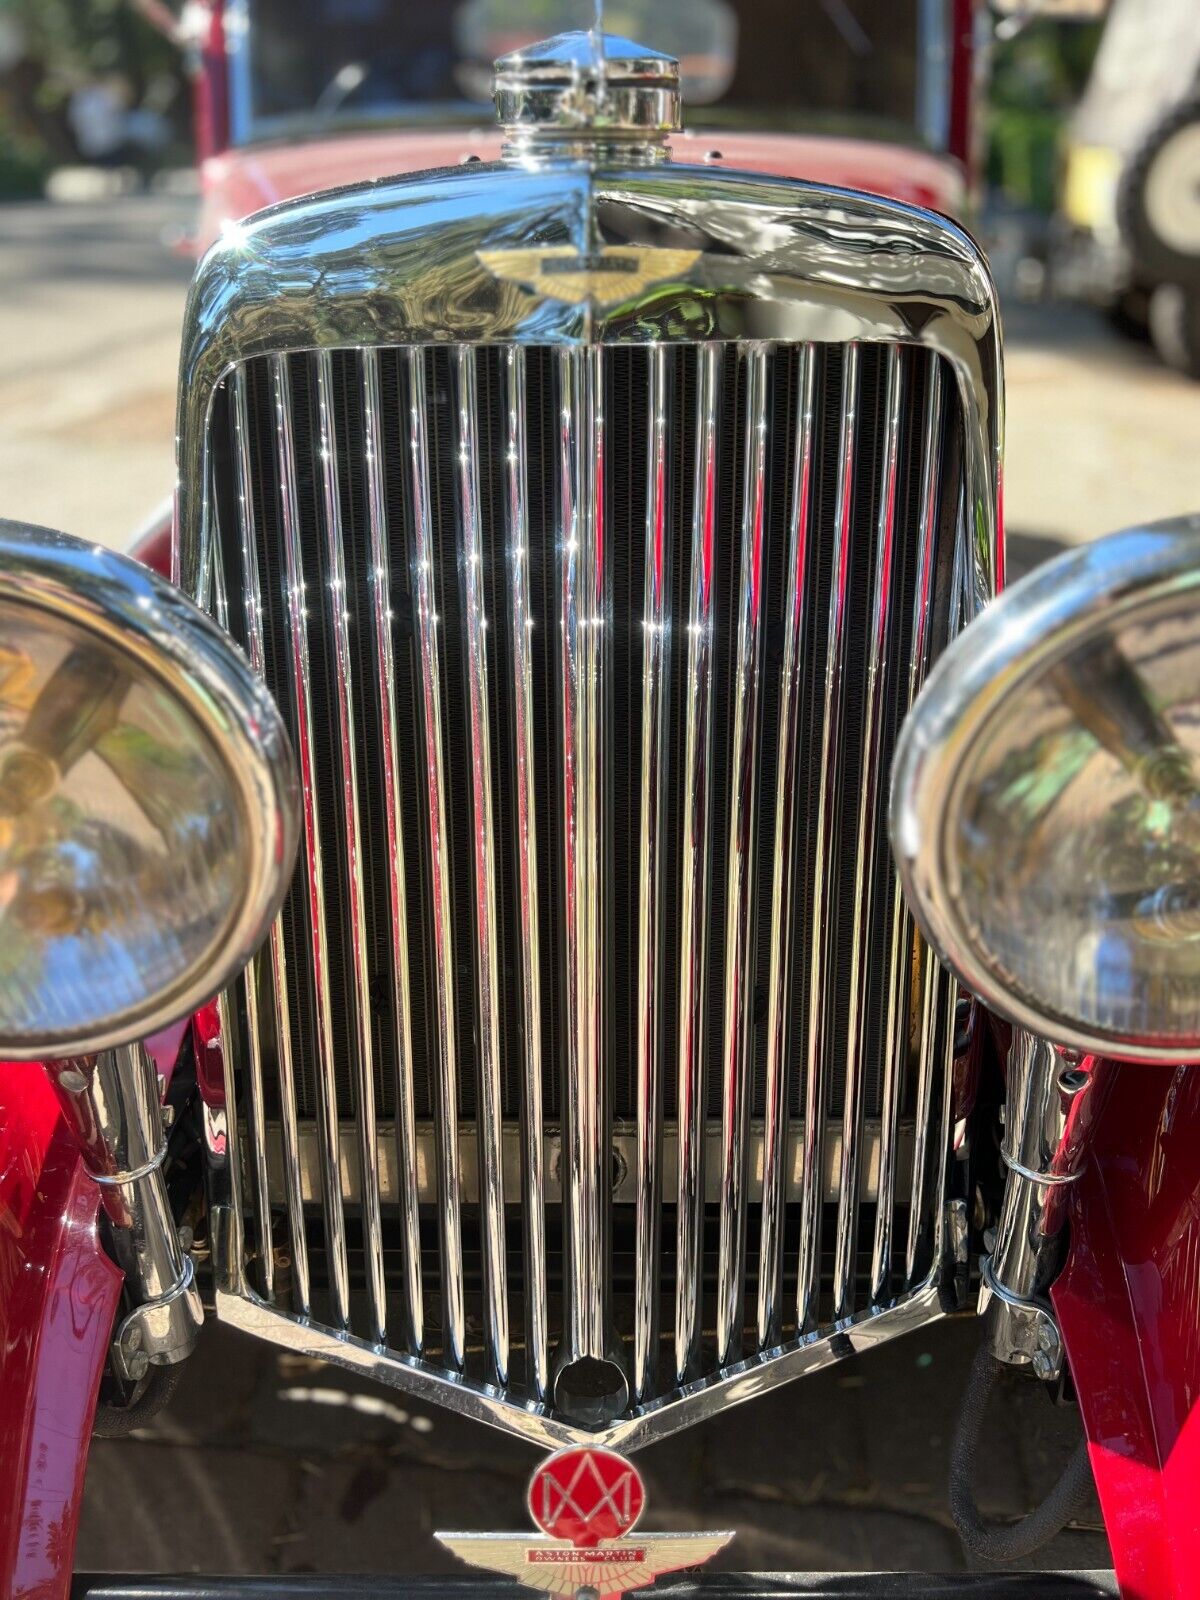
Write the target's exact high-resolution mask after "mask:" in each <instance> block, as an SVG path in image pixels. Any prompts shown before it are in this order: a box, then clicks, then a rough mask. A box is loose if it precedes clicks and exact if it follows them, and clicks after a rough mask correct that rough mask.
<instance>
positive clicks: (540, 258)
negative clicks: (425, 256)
mask: <svg viewBox="0 0 1200 1600" xmlns="http://www.w3.org/2000/svg"><path fill="white" fill-rule="evenodd" d="M478 254H479V260H480V261H481V262H482V263H483V265H484V266H485V267H486V268H487V270H488V271H489V272H490V273H491V274H492V276H493V277H494V278H501V279H503V280H504V282H506V283H516V284H519V285H520V286H521V288H523V289H531V290H533V291H534V293H536V294H539V295H541V296H542V297H543V298H545V299H550V300H562V301H565V302H566V303H567V304H568V305H572V306H581V305H583V304H585V302H587V301H591V302H592V303H593V304H595V305H600V306H610V305H615V304H616V303H617V302H618V301H620V300H632V299H634V298H635V297H636V296H637V295H640V294H642V293H643V292H644V291H645V290H646V289H648V288H650V286H651V285H652V284H655V283H662V282H664V281H665V280H667V279H668V278H682V277H683V276H684V275H685V273H688V272H690V271H691V269H692V267H693V266H695V264H696V262H697V261H699V259H700V251H699V250H663V249H658V248H656V247H654V246H650V245H634V244H629V245H626V244H606V245H605V246H604V247H603V248H602V249H600V250H589V251H586V252H580V251H578V250H572V249H571V248H570V247H569V246H565V247H564V246H562V245H548V246H539V247H538V248H536V249H533V250H480V251H479V252H478Z"/></svg>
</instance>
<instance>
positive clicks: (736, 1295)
mask: <svg viewBox="0 0 1200 1600" xmlns="http://www.w3.org/2000/svg"><path fill="white" fill-rule="evenodd" d="M769 355H770V352H769V350H768V348H767V346H766V345H763V344H756V345H749V346H746V347H744V348H743V349H742V350H740V351H739V357H740V359H741V362H742V366H743V371H744V373H745V385H746V419H745V428H746V434H745V451H746V469H745V484H744V497H743V501H742V547H741V571H740V573H739V577H738V595H737V640H736V644H735V647H734V657H733V742H732V750H731V753H730V759H729V856H728V862H727V865H726V889H725V984H724V994H725V1011H724V1016H725V1036H724V1041H723V1044H722V1050H721V1074H722V1081H721V1108H722V1115H721V1127H722V1140H721V1207H720V1230H721V1231H720V1242H719V1245H718V1250H717V1360H718V1362H719V1363H720V1365H721V1366H725V1365H726V1364H727V1363H728V1361H729V1360H730V1358H731V1356H734V1355H739V1354H740V1353H741V1340H742V1321H743V1314H742V1303H743V1295H744V1288H745V1285H744V1281H743V1280H744V1277H745V1254H746V1135H747V1131H748V1130H747V1123H748V1120H749V1115H750V1096H751V1093H752V1092H753V1084H754V983H753V972H754V957H753V954H752V950H753V946H754V909H755V905H754V902H755V887H756V886H755V870H754V867H755V844H756V840H757V822H758V753H759V744H760V740H759V726H758V723H759V696H760V693H761V679H762V635H763V616H762V588H763V577H764V574H763V555H764V552H763V542H764V539H765V536H766V504H767V446H768V421H767V405H768V398H769V381H770V367H769Z"/></svg>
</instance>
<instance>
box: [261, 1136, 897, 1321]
mask: <svg viewBox="0 0 1200 1600" xmlns="http://www.w3.org/2000/svg"><path fill="white" fill-rule="evenodd" d="M803 1131H804V1130H803V1127H802V1126H801V1125H800V1123H799V1122H798V1121H797V1122H795V1123H793V1125H792V1126H791V1127H789V1129H788V1135H787V1142H786V1144H785V1146H784V1150H783V1155H782V1163H781V1165H782V1181H783V1186H784V1195H785V1198H786V1199H787V1200H788V1201H795V1200H799V1198H800V1196H801V1194H802V1193H803V1179H804V1139H803ZM356 1138H357V1136H356V1134H355V1132H354V1127H353V1124H352V1123H350V1122H343V1123H342V1125H341V1129H340V1132H339V1139H340V1144H341V1153H342V1160H341V1175H342V1199H343V1201H344V1203H345V1204H346V1205H348V1206H349V1205H356V1204H357V1203H358V1198H359V1183H358V1162H357V1159H356V1155H355V1149H356ZM503 1138H504V1203H505V1205H506V1206H514V1207H516V1206H520V1205H522V1204H523V1203H524V1188H523V1182H524V1180H523V1175H522V1173H521V1171H520V1166H521V1158H522V1153H523V1149H524V1145H525V1142H526V1140H525V1133H524V1130H523V1129H521V1128H518V1126H517V1124H516V1123H515V1122H506V1123H505V1124H504V1130H503ZM764 1138H765V1129H764V1124H763V1123H762V1122H760V1121H758V1120H757V1119H756V1120H755V1121H753V1122H752V1123H751V1124H750V1133H749V1137H748V1139H747V1158H748V1159H747V1170H748V1172H749V1180H748V1183H747V1186H746V1194H747V1198H748V1199H749V1201H750V1203H751V1204H756V1203H757V1202H758V1201H759V1200H760V1199H761V1197H762V1183H761V1180H760V1177H759V1174H761V1172H762V1164H763V1151H764ZM704 1140H705V1147H706V1149H707V1160H706V1161H705V1164H704V1167H705V1180H706V1181H705V1201H706V1203H707V1204H708V1205H716V1204H717V1202H718V1201H719V1199H720V1195H721V1163H720V1156H721V1125H720V1123H719V1122H716V1121H715V1120H714V1121H712V1122H711V1123H710V1124H709V1126H708V1127H707V1128H706V1129H705V1133H704ZM913 1143H914V1132H913V1124H912V1120H911V1118H907V1117H906V1118H905V1119H904V1121H903V1122H902V1123H901V1124H900V1127H899V1129H898V1130H897V1142H896V1151H895V1160H896V1167H897V1176H898V1182H899V1183H900V1185H904V1184H905V1183H907V1182H908V1179H909V1176H910V1174H911V1171H912V1156H913ZM317 1144H318V1133H317V1129H316V1126H315V1124H313V1123H311V1122H303V1123H301V1125H300V1163H301V1166H300V1172H301V1185H302V1191H301V1192H302V1199H303V1202H304V1204H305V1205H306V1206H315V1205H316V1204H317V1203H318V1202H319V1201H320V1197H321V1182H320V1171H319V1168H318V1162H317ZM437 1147H438V1131H437V1128H436V1126H435V1124H434V1123H433V1122H432V1121H427V1120H424V1119H423V1120H421V1121H420V1122H418V1123H417V1129H416V1184H417V1196H418V1199H419V1201H420V1203H421V1205H430V1206H431V1205H436V1203H437V1199H438V1192H439V1191H438V1177H437V1161H438V1156H437ZM637 1149H638V1125H637V1123H636V1122H629V1121H622V1122H619V1123H616V1124H615V1125H614V1127H613V1132H612V1152H613V1155H614V1156H615V1157H616V1166H617V1168H618V1173H617V1178H616V1182H615V1183H614V1185H613V1203H614V1204H615V1205H620V1206H627V1207H629V1208H630V1211H631V1212H632V1211H633V1210H634V1208H636V1205H637ZM860 1150H861V1159H860V1165H861V1168H862V1195H863V1198H864V1200H867V1201H873V1200H874V1199H875V1196H876V1193H877V1191H878V1186H879V1164H880V1122H879V1119H878V1118H876V1117H868V1118H866V1119H865V1120H864V1123H863V1134H862V1143H861V1146H860ZM267 1153H268V1156H269V1166H270V1173H271V1198H272V1200H273V1201H274V1202H275V1204H276V1205H278V1204H280V1203H281V1202H282V1200H283V1198H284V1191H283V1178H282V1176H281V1171H282V1153H283V1152H282V1144H281V1131H280V1127H279V1124H278V1122H276V1121H274V1120H271V1121H268V1123H267ZM541 1159H542V1166H543V1170H544V1171H545V1174H546V1190H545V1203H546V1204H547V1205H557V1204H559V1202H560V1201H561V1200H562V1136H561V1134H560V1133H559V1131H558V1130H557V1129H556V1128H549V1129H547V1130H546V1131H545V1132H544V1134H543V1137H542V1152H541ZM458 1160H459V1170H460V1173H461V1175H462V1186H463V1192H464V1193H465V1194H471V1193H473V1192H474V1191H475V1190H476V1189H477V1187H478V1184H479V1129H478V1128H477V1126H476V1125H475V1123H474V1122H465V1123H461V1124H460V1125H459V1135H458ZM376 1168H377V1172H378V1181H379V1192H380V1195H381V1196H382V1198H383V1202H384V1204H385V1205H390V1204H392V1203H394V1202H395V1200H396V1199H397V1196H398V1195H399V1193H400V1190H401V1186H402V1183H403V1182H407V1180H408V1176H409V1173H408V1170H407V1169H405V1170H404V1171H403V1173H402V1172H401V1171H400V1170H399V1168H398V1158H397V1154H396V1150H395V1139H394V1130H393V1128H392V1126H391V1124H390V1123H387V1122H381V1123H380V1125H379V1148H378V1152H377V1155H376ZM660 1170H661V1173H662V1183H663V1188H664V1190H665V1191H666V1192H667V1193H674V1190H675V1186H676V1184H677V1183H678V1181H679V1139H678V1133H677V1130H676V1127H675V1124H674V1123H673V1122H669V1123H667V1124H666V1125H665V1126H664V1128H663V1133H662V1151H661V1156H660ZM841 1172H842V1129H841V1120H840V1119H838V1120H837V1121H836V1122H834V1123H832V1124H830V1123H827V1124H826V1127H825V1133H824V1137H823V1139H822V1150H821V1192H822V1196H823V1198H824V1201H825V1203H826V1204H829V1203H830V1202H831V1201H835V1200H836V1199H837V1197H838V1186H839V1184H840V1183H841ZM776 1342H777V1341H776Z"/></svg>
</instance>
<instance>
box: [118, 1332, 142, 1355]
mask: <svg viewBox="0 0 1200 1600" xmlns="http://www.w3.org/2000/svg"><path fill="white" fill-rule="evenodd" d="M121 1342H122V1344H124V1346H125V1348H126V1350H140V1349H141V1348H142V1330H141V1329H140V1328H138V1327H133V1328H130V1330H129V1332H128V1333H127V1334H126V1335H125V1337H124V1339H123V1340H122V1341H121Z"/></svg>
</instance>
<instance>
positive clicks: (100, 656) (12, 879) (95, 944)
mask: <svg viewBox="0 0 1200 1600" xmlns="http://www.w3.org/2000/svg"><path fill="white" fill-rule="evenodd" d="M240 806H241V802H240V799H239V795H238V792H237V789H236V786H235V785H234V784H233V783H232V782H231V781H230V775H229V769H228V766H227V761H226V759H225V757H224V756H223V754H222V752H221V750H220V749H218V747H217V745H216V744H215V743H214V742H213V740H212V738H211V737H210V736H209V733H208V731H207V730H206V728H205V727H204V726H203V725H202V724H201V722H200V720H199V719H198V718H196V717H194V716H193V715H192V714H191V713H190V712H189V711H188V709H187V708H186V706H185V704H184V703H183V702H182V701H181V700H180V698H179V697H178V696H177V695H176V694H175V693H173V692H172V691H171V690H170V689H168V687H167V686H166V684H165V682H164V681H163V680H161V679H160V678H159V677H157V676H156V675H155V674H154V673H153V671H152V670H151V669H149V668H148V667H146V666H144V665H143V664H142V663H141V661H140V660H139V659H138V658H137V657H136V656H135V655H134V654H132V653H126V652H125V651H123V650H121V649H120V648H119V647H118V646H115V645H113V644H110V643H109V642H108V641H107V640H105V639H103V638H101V637H99V636H92V635H90V634H88V633H84V632H83V631H82V630H81V629H80V628H79V627H77V626H75V625H73V624H69V623H66V622H64V621H63V620H62V619H60V618H58V617H56V616H55V615H53V614H50V613H43V612H40V611H38V610H37V609H35V608H30V607H22V606H17V605H11V606H9V605H6V606H4V607H3V608H2V609H0V1018H2V1019H3V1033H4V1042H5V1045H6V1047H7V1048H8V1049H9V1050H10V1051H12V1052H13V1053H15V1052H16V1051H17V1050H19V1049H20V1048H21V1046H22V1042H23V1041H24V1040H26V1039H28V1040H30V1041H39V1040H42V1039H45V1038H47V1037H53V1036H54V1035H56V1034H61V1035H62V1036H63V1037H69V1036H70V1035H72V1034H73V1032H74V1031H75V1029H76V1027H77V1025H78V1021H79V1019H80V1018H81V1017H85V1018H89V1019H90V1018H100V1017H104V1018H108V1019H113V1022H114V1025H119V1021H120V1019H121V1018H123V1017H128V1018H134V1019H136V1017H137V1016H138V1015H139V1013H140V1012H141V1011H142V1010H143V1009H144V1008H145V1007H146V1006H147V1005H148V1004H151V1003H152V1002H153V998H154V997H155V996H158V995H161V994H165V993H169V992H170V991H172V989H174V988H176V987H177V986H178V984H179V983H180V982H181V981H182V980H183V978H184V977H185V975H186V974H188V973H191V972H194V971H195V970H196V969H197V968H201V969H202V968H203V967H204V966H205V964H206V963H211V961H212V960H213V959H214V957H215V955H216V952H218V951H219V950H220V949H221V946H222V943H223V941H224V940H225V939H226V938H227V936H228V932H229V929H230V926H231V923H232V921H233V920H234V918H235V917H236V915H237V913H238V911H239V909H240V907H241V905H242V902H243V899H244V895H245V883H244V871H243V868H244V863H245V861H246V860H247V849H246V843H247V841H246V837H245V834H246V827H247V823H246V819H245V817H244V816H243V814H242V811H241V809H240Z"/></svg>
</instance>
